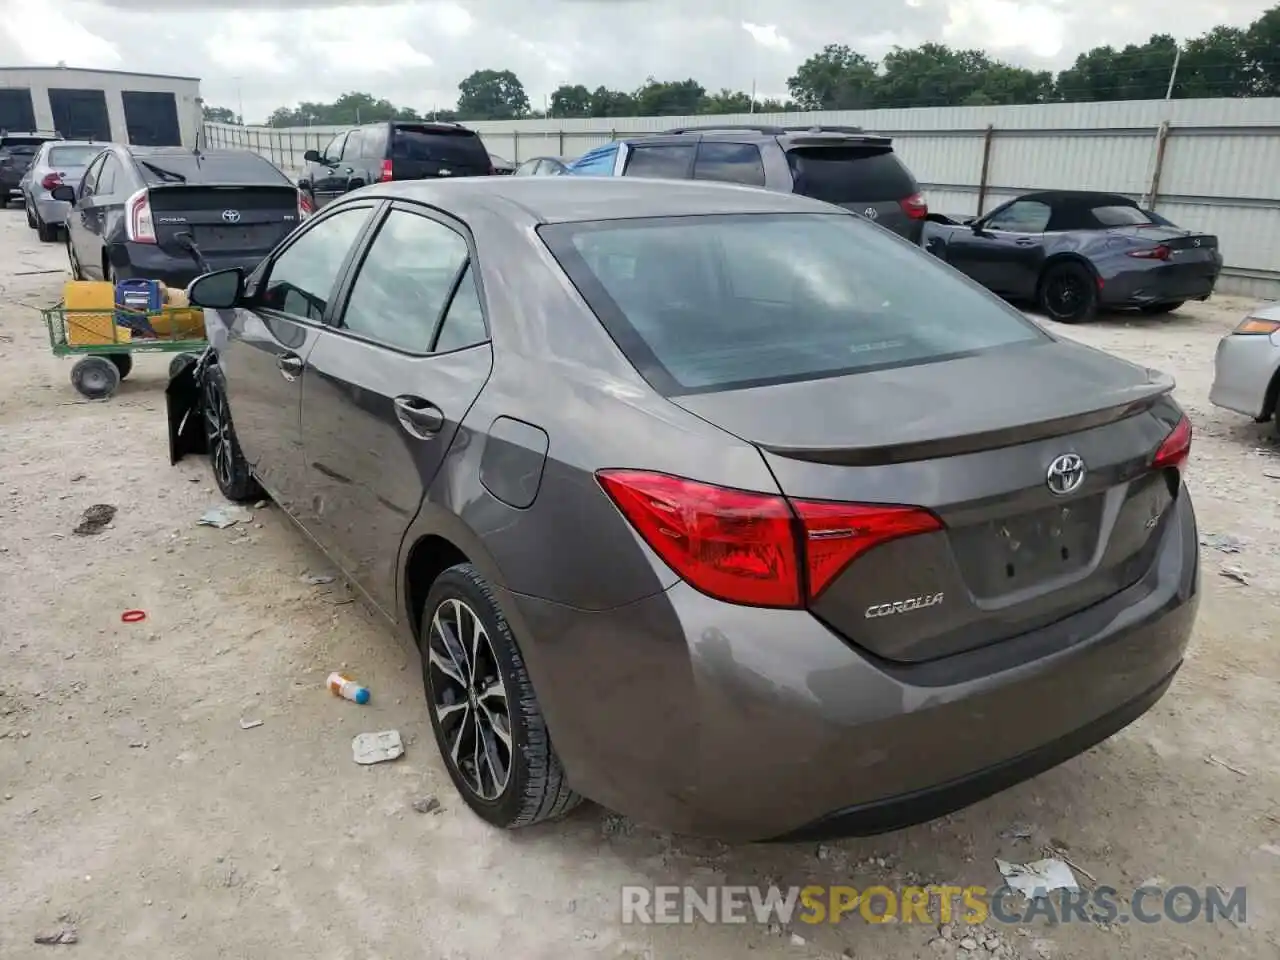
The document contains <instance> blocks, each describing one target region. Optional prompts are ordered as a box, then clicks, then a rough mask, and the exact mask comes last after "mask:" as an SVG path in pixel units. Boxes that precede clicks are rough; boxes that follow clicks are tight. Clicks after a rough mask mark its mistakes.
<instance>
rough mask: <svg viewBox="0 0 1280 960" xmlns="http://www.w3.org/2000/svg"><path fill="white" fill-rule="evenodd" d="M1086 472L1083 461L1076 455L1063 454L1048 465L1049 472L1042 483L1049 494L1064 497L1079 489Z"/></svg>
mask: <svg viewBox="0 0 1280 960" xmlns="http://www.w3.org/2000/svg"><path fill="white" fill-rule="evenodd" d="M1087 472H1088V471H1086V470H1085V466H1084V460H1083V459H1081V458H1080V456H1079V455H1078V454H1074V453H1064V454H1062V456H1060V457H1056V458H1055V459H1054V461H1053V462H1052V463H1051V464H1049V470H1048V472H1047V473H1046V474H1045V480H1044V482H1045V485H1046V486H1048V488H1049V492H1050V493H1052V494H1055V495H1056V496H1059V497H1065V496H1066V495H1067V494H1069V493H1075V492H1076V491H1077V490H1079V489H1080V485H1081V484H1082V483H1084V477H1085V474H1086V473H1087Z"/></svg>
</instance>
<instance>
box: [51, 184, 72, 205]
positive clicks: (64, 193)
mask: <svg viewBox="0 0 1280 960" xmlns="http://www.w3.org/2000/svg"><path fill="white" fill-rule="evenodd" d="M49 196H51V197H53V199H55V200H62V201H64V202H66V203H75V202H76V188H75V187H69V186H67V185H66V184H65V183H60V184H58V185H57V186H56V187H54V188H53V189H52V190H50V191H49Z"/></svg>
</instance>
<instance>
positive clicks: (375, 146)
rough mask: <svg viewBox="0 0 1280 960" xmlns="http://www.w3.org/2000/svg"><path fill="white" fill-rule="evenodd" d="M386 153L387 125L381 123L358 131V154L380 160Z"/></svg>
mask: <svg viewBox="0 0 1280 960" xmlns="http://www.w3.org/2000/svg"><path fill="white" fill-rule="evenodd" d="M386 155H387V127H385V126H382V125H381V124H380V125H378V126H376V127H366V128H365V129H364V130H362V131H360V156H362V157H367V158H369V159H370V160H381V159H383V158H384V157H386Z"/></svg>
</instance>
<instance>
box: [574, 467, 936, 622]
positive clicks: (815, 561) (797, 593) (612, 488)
mask: <svg viewBox="0 0 1280 960" xmlns="http://www.w3.org/2000/svg"><path fill="white" fill-rule="evenodd" d="M598 476H599V479H600V485H601V486H602V487H603V488H604V490H605V492H606V493H607V494H608V495H609V497H610V498H611V499H612V500H613V502H614V503H615V504H617V507H618V509H619V510H620V511H621V512H622V515H623V516H624V517H626V518H627V520H628V521H630V523H631V525H632V526H633V527H635V529H636V531H637V532H638V533H639V534H640V536H641V537H643V538H644V541H645V542H646V543H647V544H648V545H649V546H650V547H651V548H652V549H653V551H654V552H655V553H657V554H658V556H659V557H661V558H662V559H663V561H665V562H666V563H667V565H668V566H670V567H671V569H672V570H674V571H675V572H676V573H677V574H678V575H679V576H680V577H681V578H682V579H684V580H685V581H687V582H688V583H689V584H690V585H691V586H693V587H694V588H696V589H698V590H700V591H702V592H703V593H705V594H707V595H708V596H712V597H716V598H718V599H720V600H725V601H728V602H729V603H739V604H744V605H747V606H756V607H800V606H803V604H804V602H805V600H806V599H808V600H812V599H814V598H816V597H817V596H818V595H819V594H820V593H821V592H822V591H823V590H824V589H825V588H826V587H827V586H828V585H830V583H831V582H832V581H833V580H834V579H835V578H836V577H837V576H838V575H839V574H840V572H841V571H843V570H844V569H845V568H846V567H847V566H848V565H849V564H850V563H852V562H853V561H854V560H855V559H857V558H858V557H859V556H861V555H862V554H864V553H866V552H867V551H868V550H870V549H871V548H872V547H875V546H877V545H879V544H881V543H885V542H887V541H889V540H895V539H897V538H899V537H906V536H911V535H913V534H917V533H925V532H928V531H931V530H939V529H941V528H942V523H941V521H940V520H938V518H937V517H935V516H934V515H933V514H931V513H929V512H928V511H926V510H921V509H919V508H916V507H899V506H873V505H865V504H846V503H831V502H825V501H809V500H798V501H788V500H787V499H786V498H785V497H782V496H777V495H773V494H766V493H752V492H750V491H746V490H732V489H728V488H725V487H717V486H713V485H711V484H707V483H699V482H697V481H694V480H685V479H682V478H680V477H673V476H670V475H668V474H662V473H649V472H646V471H639V470H602V471H601V472H600V473H599V474H598ZM805 584H807V589H806V587H805Z"/></svg>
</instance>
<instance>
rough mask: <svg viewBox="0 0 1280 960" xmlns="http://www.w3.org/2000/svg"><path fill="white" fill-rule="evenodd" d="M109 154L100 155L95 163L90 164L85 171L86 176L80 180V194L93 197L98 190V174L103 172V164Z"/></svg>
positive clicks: (82, 196)
mask: <svg viewBox="0 0 1280 960" xmlns="http://www.w3.org/2000/svg"><path fill="white" fill-rule="evenodd" d="M106 158H107V155H106V154H104V155H103V156H101V157H99V158H98V159H97V160H95V161H94V162H93V163H91V164H89V169H88V170H86V171H85V172H84V177H83V178H82V179H81V180H80V196H81V198H84V197H92V196H93V195H94V193H95V191H96V190H97V185H98V174H99V173H101V172H102V164H103V162H104V161H105V160H106Z"/></svg>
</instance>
